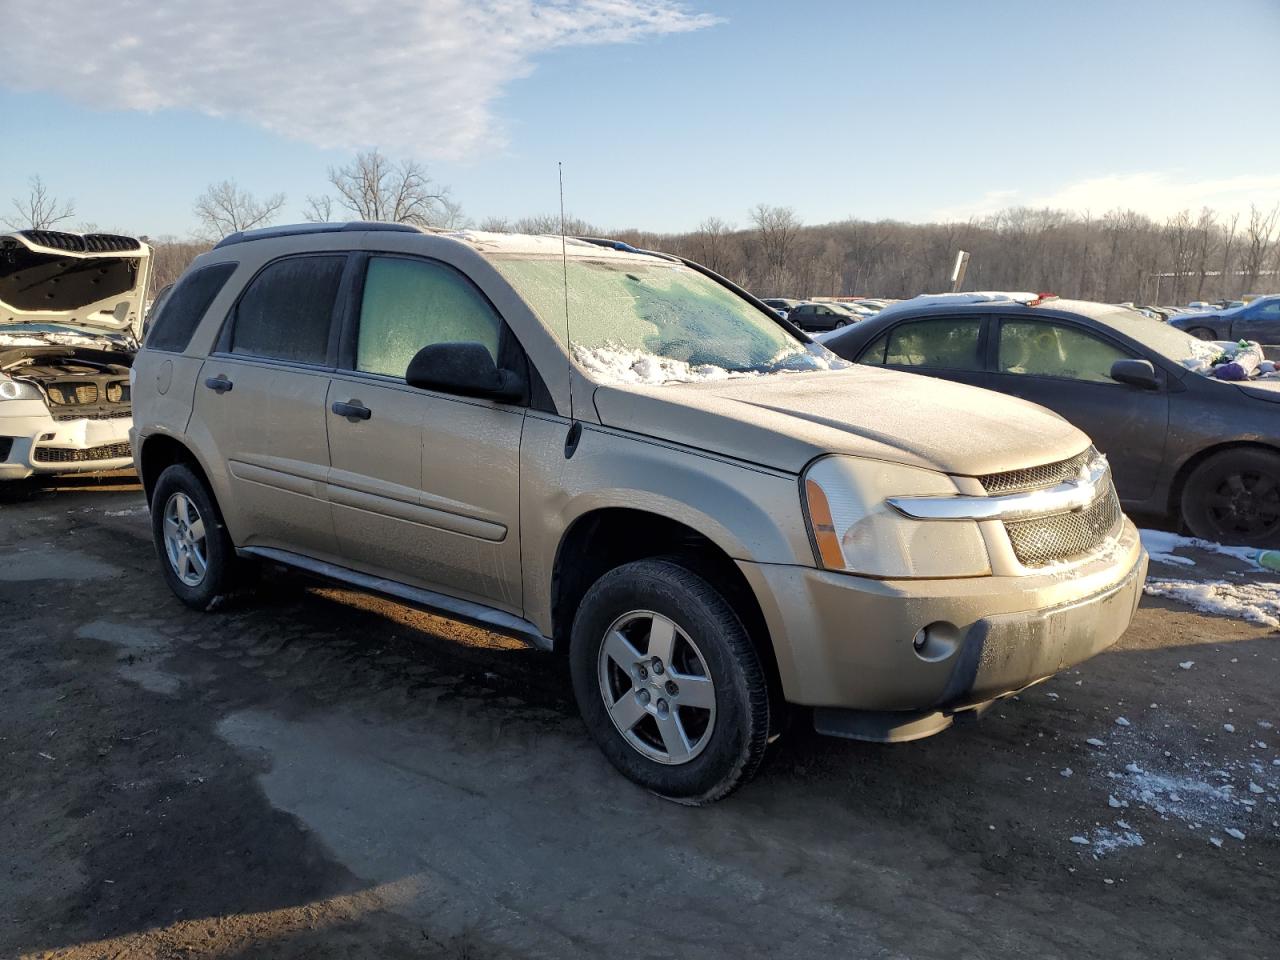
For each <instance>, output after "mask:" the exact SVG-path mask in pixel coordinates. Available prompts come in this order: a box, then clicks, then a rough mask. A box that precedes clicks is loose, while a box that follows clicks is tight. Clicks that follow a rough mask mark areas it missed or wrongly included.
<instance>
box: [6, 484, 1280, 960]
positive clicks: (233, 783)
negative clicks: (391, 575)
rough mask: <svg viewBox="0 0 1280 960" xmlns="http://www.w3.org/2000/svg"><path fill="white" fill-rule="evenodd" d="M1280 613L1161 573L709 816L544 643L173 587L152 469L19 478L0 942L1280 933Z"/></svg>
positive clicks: (290, 944) (871, 953)
mask: <svg viewBox="0 0 1280 960" xmlns="http://www.w3.org/2000/svg"><path fill="white" fill-rule="evenodd" d="M1206 562H1208V561H1206ZM1278 641H1280V637H1278V636H1277V635H1276V634H1274V633H1271V632H1269V631H1267V630H1266V629H1264V628H1260V627H1254V626H1249V625H1245V624H1242V623H1239V622H1234V621H1230V620H1226V619H1222V618H1211V617H1206V616H1203V615H1200V614H1197V613H1194V612H1191V611H1189V610H1187V609H1186V608H1184V607H1178V606H1175V605H1173V604H1172V603H1169V602H1167V601H1163V600H1153V599H1151V598H1148V599H1147V600H1145V601H1144V603H1143V607H1142V609H1141V610H1140V611H1139V613H1138V617H1137V620H1136V621H1135V623H1134V625H1133V627H1132V628H1131V630H1130V631H1129V633H1128V634H1127V635H1126V636H1125V637H1124V639H1123V640H1122V641H1121V643H1120V644H1119V645H1118V646H1117V647H1116V648H1115V649H1114V650H1112V651H1110V652H1108V653H1106V654H1104V655H1102V656H1100V657H1098V658H1096V659H1095V660H1093V661H1091V662H1089V663H1087V664H1085V665H1083V666H1082V667H1080V668H1079V669H1078V670H1073V671H1069V672H1067V673H1066V674H1064V675H1062V676H1059V677H1057V678H1055V679H1054V680H1052V681H1050V682H1048V683H1046V684H1044V685H1042V686H1040V687H1037V688H1035V689H1033V690H1030V691H1027V692H1026V693H1024V694H1023V695H1022V696H1021V697H1020V698H1018V699H1017V700H1010V701H1006V702H1005V703H1003V704H1002V705H1000V706H999V707H998V708H996V709H994V710H992V711H991V712H990V713H988V714H987V716H986V717H985V718H983V719H982V720H981V721H980V722H978V723H976V724H970V725H966V726H963V727H957V728H955V729H953V730H951V731H948V732H947V733H944V734H942V735H940V736H938V737H935V738H933V739H930V740H927V741H923V742H920V743H915V744H909V745H902V746H874V745H867V744H858V743H849V742H842V741H836V740H828V739H823V738H820V737H817V736H814V735H812V734H806V733H804V732H803V731H798V732H795V733H794V734H793V735H792V736H791V737H790V738H789V740H788V742H787V743H786V744H785V747H784V748H783V749H781V750H780V751H779V752H778V755H777V756H776V757H774V759H773V761H772V762H771V763H770V764H769V766H767V767H766V769H765V770H764V771H763V773H762V775H761V776H760V777H759V778H758V779H757V780H756V781H755V782H754V783H753V784H751V785H749V786H748V787H746V788H745V789H743V790H741V791H740V792H739V793H737V794H736V795H734V796H733V797H732V798H730V799H729V800H727V801H725V802H723V803H720V804H719V805H716V806H713V807H711V808H707V809H700V810H688V809H684V808H680V807H677V806H673V805H671V804H668V803H665V802H663V801H661V800H657V799H655V798H653V797H650V796H648V795H647V794H645V793H643V792H641V791H640V790H638V789H636V788H635V787H632V786H631V785H630V784H628V783H626V782H625V781H623V780H622V779H620V778H619V777H618V776H617V775H616V774H615V773H614V772H613V771H612V769H611V768H609V767H608V765H607V764H606V763H605V761H604V760H603V759H602V758H601V757H600V756H599V754H598V753H597V752H596V750H595V748H594V747H593V746H592V745H591V743H590V742H589V741H588V738H587V736H586V734H585V732H584V731H583V729H582V727H581V725H580V722H579V720H578V718H577V715H576V713H575V710H574V707H573V703H572V699H571V695H570V690H569V684H568V681H567V678H566V676H565V675H564V671H563V670H562V666H561V664H560V662H559V661H557V660H556V659H555V658H553V657H551V656H549V655H546V654H542V653H536V652H533V651H530V650H527V649H525V648H523V647H522V646H521V645H520V644H518V643H516V642H513V641H509V640H505V639H503V638H500V637H495V636H492V635H490V634H487V633H484V632H481V631H478V630H473V629H469V628H465V627H459V626H457V625H454V624H450V623H448V622H446V621H443V620H439V619H436V618H434V617H431V616H427V615H424V614H421V613H418V612H415V611H412V610H409V609H406V608H404V607H401V606H398V605H396V604H392V603H387V602H384V601H382V600H378V599H373V598H370V597H368V596H363V595H360V594H357V593H352V592H349V591H346V590H340V589H334V588H331V587H324V586H320V585H317V584H315V583H312V582H308V581H306V580H303V579H299V578H295V577H292V576H284V575H278V576H271V577H269V578H268V579H267V581H266V583H265V586H264V588H263V589H262V591H261V592H260V594H259V596H258V597H257V599H256V600H255V601H254V602H253V603H245V604H239V605H235V606H233V607H232V608H230V609H227V610H225V611H222V612H219V613H215V614H196V613H193V612H190V611H188V610H186V609H185V608H183V607H182V606H180V605H179V604H178V603H177V601H175V600H174V599H173V598H172V597H171V595H170V594H169V593H168V591H167V590H166V588H165V586H164V584H163V582H162V581H161V579H160V577H159V575H158V571H157V567H156V560H155V558H154V554H153V553H152V549H151V545H150V540H149V533H148V518H147V515H146V511H145V506H144V504H143V500H142V495H141V493H140V492H139V491H138V489H137V487H136V486H134V485H133V484H132V482H131V481H129V480H128V479H127V478H115V479H106V480H82V481H79V482H67V483H63V484H60V485H54V484H45V485H38V486H36V487H31V488H28V489H26V490H25V491H24V492H22V493H8V494H5V495H4V498H3V499H2V500H0V850H3V861H2V862H0V956H3V957H12V956H23V957H25V956H58V957H77V958H81V957H84V958H87V957H113V958H115V957H122V958H123V957H214V956H216V957H246V958H247V957H255V958H256V957H289V958H329V957H333V958H338V957H342V958H365V957H368V958H374V957H377V958H400V957H452V958H463V957H465V958H488V957H583V958H596V957H610V956H625V957H627V958H630V960H638V958H645V957H655V958H656V957H662V958H683V957H697V958H704V957H725V958H739V957H748V956H749V957H858V958H876V957H914V958H919V957H925V958H933V957H937V958H961V957H964V958H968V957H972V958H991V957H1033V956H1034V957H1071V958H1081V957H1099V958H1104V957H1105V958H1108V960H1114V958H1122V957H1144V958H1148V957H1196V958H1201V957H1219V956H1221V957H1227V956H1238V957H1266V956H1276V955H1280V909H1278V908H1277V903H1278V902H1280V901H1278V899H1277V898H1278V897H1280V804H1278V803H1277V800H1278V794H1280V729H1276V728H1275V727H1272V726H1270V725H1271V724H1280V705H1278V704H1277V694H1278V692H1280V663H1278V658H1280V643H1278Z"/></svg>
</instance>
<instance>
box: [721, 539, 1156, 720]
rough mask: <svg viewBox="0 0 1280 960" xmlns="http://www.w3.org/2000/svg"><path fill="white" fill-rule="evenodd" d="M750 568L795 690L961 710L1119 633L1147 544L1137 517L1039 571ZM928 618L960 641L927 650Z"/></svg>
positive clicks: (826, 703)
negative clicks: (1103, 542)
mask: <svg viewBox="0 0 1280 960" xmlns="http://www.w3.org/2000/svg"><path fill="white" fill-rule="evenodd" d="M739 567H740V569H741V570H742V572H743V574H744V576H746V578H747V580H748V582H749V583H750V584H751V586H752V588H753V589H754V591H755V594H756V597H757V599H758V600H759V601H760V605H761V609H762V611H763V613H764V617H765V621H766V623H767V625H768V627H769V631H770V636H771V638H772V640H773V647H774V652H775V655H776V658H777V661H778V669H779V673H780V675H781V680H782V687H783V693H784V696H785V697H786V699H787V700H788V701H790V702H792V703H797V704H803V705H807V706H813V707H830V708H841V709H852V710H859V711H882V712H907V713H916V714H919V715H926V714H929V713H930V712H933V711H945V712H946V713H947V715H950V713H952V712H955V711H958V710H964V709H966V708H970V707H973V706H976V705H980V704H982V703H984V702H987V701H990V700H992V699H993V698H996V697H1000V696H1005V695H1007V694H1010V693H1014V692H1016V691H1018V690H1020V689H1022V688H1024V687H1026V686H1028V685H1030V684H1032V683H1036V682H1038V681H1040V680H1043V679H1045V678H1047V677H1050V676H1052V675H1053V674H1055V673H1057V672H1058V671H1060V670H1063V669H1065V668H1066V667H1070V666H1072V665H1074V664H1077V663H1080V662H1081V661H1083V660H1087V659H1088V658H1089V657H1091V656H1093V655H1094V654H1096V653H1098V652H1100V651H1101V650H1104V649H1106V648H1107V647H1109V646H1111V645H1112V644H1113V643H1115V642H1116V640H1118V639H1119V638H1120V636H1121V634H1123V633H1124V631H1125V630H1126V629H1127V628H1128V626H1129V621H1130V620H1131V619H1132V618H1133V613H1134V610H1135V609H1136V608H1137V605H1138V601H1139V599H1140V598H1141V595H1142V583H1143V581H1144V579H1145V578H1146V570H1147V555H1146V552H1145V551H1144V550H1143V549H1142V544H1141V541H1140V540H1139V538H1138V532H1137V530H1136V529H1135V528H1134V526H1133V524H1132V523H1131V522H1129V521H1128V520H1127V519H1126V520H1125V522H1124V527H1123V529H1122V531H1121V536H1120V538H1119V541H1118V542H1117V543H1116V544H1115V545H1114V546H1113V547H1112V548H1110V549H1109V550H1107V551H1106V552H1105V554H1104V555H1101V556H1099V557H1096V558H1094V559H1092V560H1086V561H1084V562H1082V563H1080V564H1078V565H1075V566H1071V567H1064V568H1060V569H1054V570H1049V571H1046V572H1042V573H1037V574H1032V575H1028V576H1018V577H974V578H970V579H959V580H898V581H887V580H870V579H866V578H862V577H854V576H850V575H847V574H841V573H832V572H829V571H825V570H818V569H814V568H809V567H798V566H783V565H771V564H753V563H746V562H742V561H740V562H739ZM938 625H941V626H938ZM925 627H934V628H935V629H936V632H937V633H938V634H939V635H941V636H943V637H946V638H947V641H948V642H946V643H944V644H942V646H941V647H940V648H936V649H926V651H925V652H924V654H923V655H922V653H921V652H917V650H916V648H915V646H914V645H913V640H914V639H915V637H916V635H917V633H918V632H919V631H920V630H922V629H923V628H925ZM921 735H924V734H921Z"/></svg>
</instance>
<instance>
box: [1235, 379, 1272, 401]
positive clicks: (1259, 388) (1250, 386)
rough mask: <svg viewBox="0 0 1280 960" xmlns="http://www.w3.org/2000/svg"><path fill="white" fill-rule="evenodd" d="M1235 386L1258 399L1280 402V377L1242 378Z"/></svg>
mask: <svg viewBox="0 0 1280 960" xmlns="http://www.w3.org/2000/svg"><path fill="white" fill-rule="evenodd" d="M1234 386H1235V387H1236V389H1238V390H1243V391H1244V392H1245V393H1247V394H1248V395H1249V396H1251V397H1253V398H1255V399H1257V400H1270V401H1271V402H1272V403H1280V379H1276V378H1272V377H1268V378H1267V379H1266V380H1241V381H1238V382H1237V383H1235V384H1234Z"/></svg>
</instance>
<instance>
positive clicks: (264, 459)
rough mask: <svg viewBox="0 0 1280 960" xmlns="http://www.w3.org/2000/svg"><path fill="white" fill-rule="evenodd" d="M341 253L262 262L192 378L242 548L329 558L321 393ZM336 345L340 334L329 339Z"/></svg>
mask: <svg viewBox="0 0 1280 960" xmlns="http://www.w3.org/2000/svg"><path fill="white" fill-rule="evenodd" d="M346 262H347V257H346V255H345V254H342V255H332V254H326V255H322V256H299V257H289V258H285V259H282V260H277V261H275V262H273V263H271V264H268V265H267V266H266V267H265V268H263V270H262V271H261V272H260V273H259V274H258V275H257V276H256V277H255V278H254V279H253V280H252V281H250V283H249V286H248V287H247V288H246V289H245V291H244V293H243V294H242V295H241V296H240V299H239V300H238V301H237V303H236V305H235V306H234V307H233V308H232V310H231V314H230V316H229V317H228V320H227V325H226V328H225V329H224V330H223V332H222V335H221V336H220V338H219V342H218V345H217V346H216V348H215V351H214V353H213V354H212V355H211V356H210V357H209V358H208V359H207V360H206V361H205V362H204V366H203V368H202V369H201V371H200V377H199V379H198V381H197V383H196V395H195V416H194V417H193V419H192V422H193V423H196V424H202V425H204V427H205V428H206V429H208V431H209V433H210V439H211V440H212V442H213V446H214V447H215V448H216V449H217V451H218V454H219V456H218V461H219V462H220V463H225V464H226V468H227V474H228V476H227V479H226V483H227V486H228V488H229V491H230V496H229V497H225V498H224V499H225V501H226V502H224V503H222V504H221V506H222V508H223V514H224V515H225V517H226V520H227V524H228V528H229V529H230V531H231V534H232V537H233V538H234V539H235V540H236V543H237V545H239V546H266V547H276V548H279V549H284V550H290V551H293V552H297V553H303V554H307V555H309V556H317V557H322V558H330V557H332V555H333V554H334V552H335V550H336V541H335V539H334V534H333V521H332V517H331V513H330V509H329V504H328V501H327V500H326V497H325V478H326V475H327V474H328V471H329V444H328V439H327V437H326V433H325V397H326V395H327V393H328V390H329V367H330V365H331V363H330V361H331V357H332V355H333V350H332V348H331V344H330V340H331V328H332V326H333V322H334V314H335V303H336V302H337V299H338V289H339V286H340V285H341V282H342V277H343V270H344V267H345V265H346ZM335 343H336V338H335Z"/></svg>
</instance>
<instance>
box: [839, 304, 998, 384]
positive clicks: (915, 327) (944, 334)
mask: <svg viewBox="0 0 1280 960" xmlns="http://www.w3.org/2000/svg"><path fill="white" fill-rule="evenodd" d="M985 344H986V322H985V320H984V319H983V318H982V317H976V316H950V315H949V316H945V317H922V318H920V319H916V320H903V321H902V322H900V323H897V324H895V325H894V326H892V327H890V328H889V329H888V330H886V331H885V332H884V333H883V334H881V335H880V336H879V337H877V338H876V339H875V340H874V341H873V342H872V343H871V345H870V346H868V347H867V348H866V349H865V350H864V351H863V352H862V353H861V354H860V355H859V357H858V362H859V363H866V364H870V365H872V366H884V367H892V368H893V369H895V370H905V371H907V372H909V373H924V374H928V375H929V376H931V377H941V378H942V379H944V380H954V381H955V382H957V383H967V384H969V385H970V386H973V387H984V386H986V385H987V373H986V368H985V360H984V356H985Z"/></svg>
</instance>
